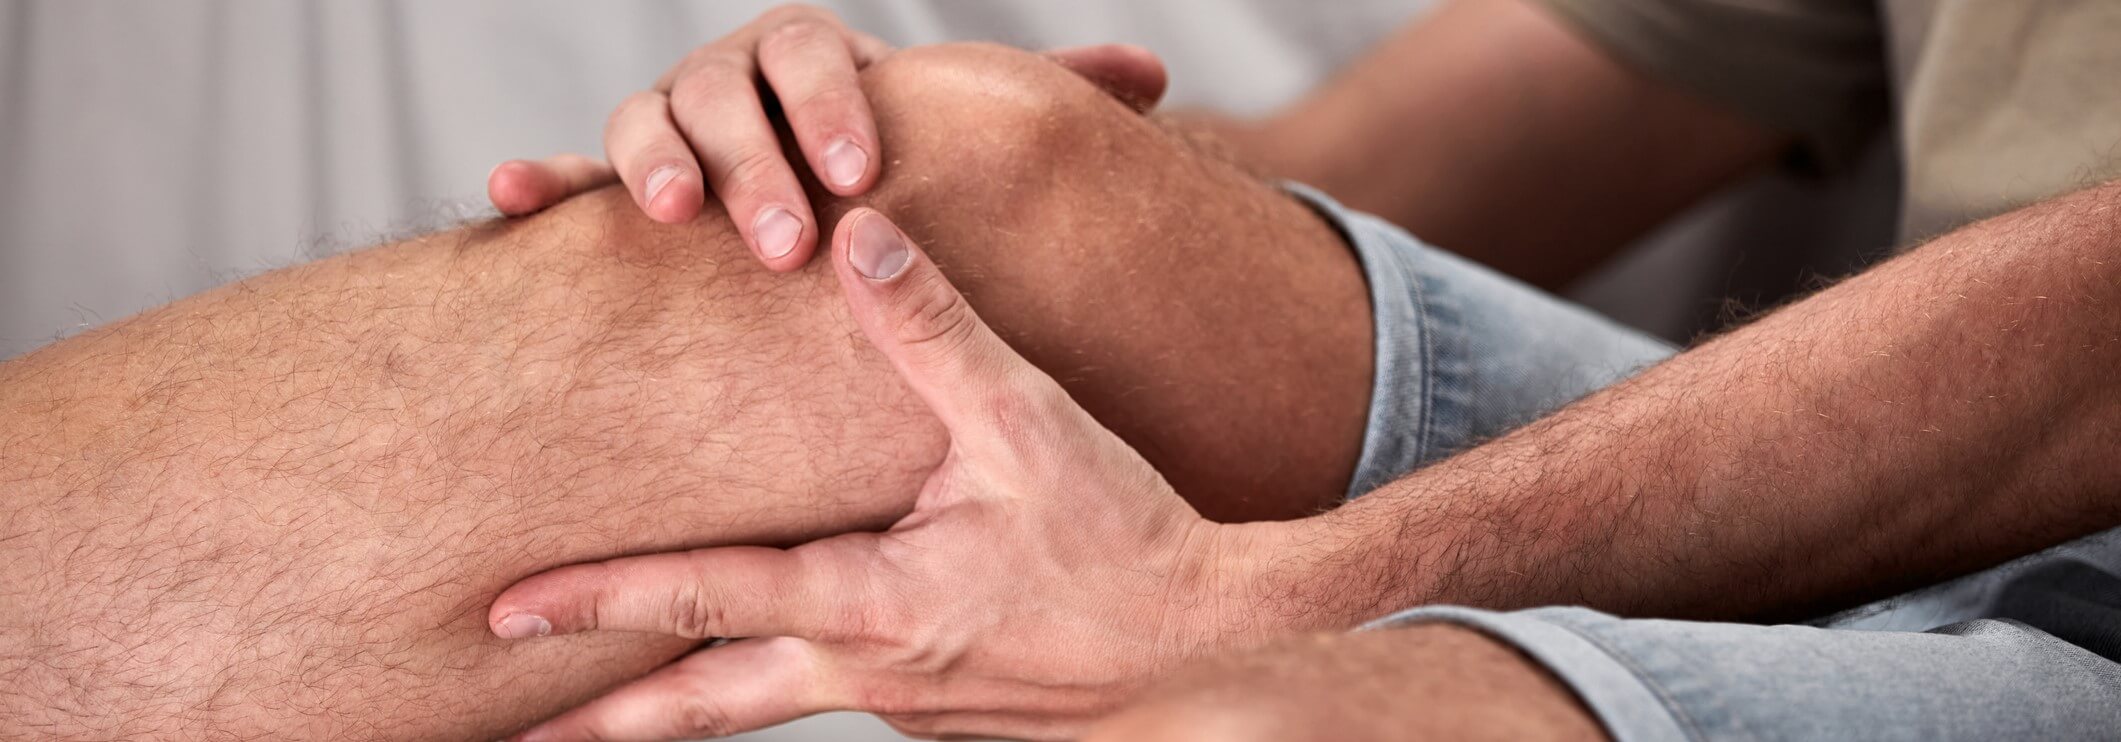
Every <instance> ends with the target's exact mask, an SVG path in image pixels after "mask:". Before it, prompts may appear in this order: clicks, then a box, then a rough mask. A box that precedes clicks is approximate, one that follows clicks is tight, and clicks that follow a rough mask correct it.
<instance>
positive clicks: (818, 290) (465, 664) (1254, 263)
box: [0, 47, 1370, 738]
mask: <svg viewBox="0 0 2121 742" xmlns="http://www.w3.org/2000/svg"><path fill="white" fill-rule="evenodd" d="M865 74H866V76H867V77H866V83H867V84H868V85H869V86H870V92H871V95H872V99H873V100H874V101H875V102H876V105H877V110H878V116H879V118H880V124H881V125H882V128H883V134H884V136H885V137H886V140H887V146H888V147H889V150H890V151H891V152H893V153H895V155H894V156H895V157H898V158H899V159H898V161H897V162H895V163H893V165H892V167H891V168H890V172H891V175H890V176H889V181H888V182H886V183H885V184H884V185H883V186H881V187H880V188H879V189H878V191H877V192H876V193H875V194H874V195H873V197H872V198H871V199H870V200H869V202H870V203H872V204H874V205H876V206H878V207H879V208H882V209H884V210H886V211H887V212H889V213H891V214H893V215H894V217H895V218H896V219H897V220H898V221H899V223H900V224H902V225H904V226H905V227H906V228H907V229H908V230H909V231H910V232H912V234H913V237H914V238H915V239H917V240H920V241H921V242H922V243H923V244H924V245H926V246H929V247H930V249H931V250H932V251H933V252H934V254H936V255H937V256H938V259H939V260H941V261H943V262H944V263H945V264H946V266H947V267H948V268H949V269H950V270H951V272H952V273H953V278H954V280H955V281H957V283H958V284H959V285H960V286H962V287H964V288H965V289H966V290H967V292H968V293H969V294H970V295H971V297H972V300H973V303H974V304H975V305H976V306H977V307H978V308H979V310H980V311H981V312H982V314H983V315H984V316H986V317H987V318H988V319H989V321H990V322H991V323H992V324H994V325H995V326H996V327H997V329H999V330H1001V331H1002V332H1003V333H1004V335H1005V336H1006V337H1008V338H1009V339H1011V340H1012V342H1015V343H1017V344H1019V345H1020V346H1021V347H1022V349H1023V350H1024V351H1025V353H1026V355H1027V356H1029V357H1030V358H1032V359H1033V360H1034V361H1036V362H1038V363H1040V364H1041V365H1042V366H1044V367H1046V368H1047V369H1049V370H1050V371H1052V372H1054V373H1055V374H1056V375H1057V376H1058V377H1060V378H1061V379H1062V380H1063V382H1064V383H1065V384H1067V385H1068V386H1069V388H1070V391H1071V392H1072V393H1073V394H1075V395H1076V396H1077V397H1078V398H1079V399H1080V400H1081V401H1082V402H1083V403H1084V405H1085V406H1086V407H1088V408H1089V409H1090V410H1091V411H1092V412H1093V413H1096V414H1098V415H1099V416H1100V417H1101V418H1102V419H1103V420H1105V421H1106V422H1107V423H1108V424H1109V425H1111V426H1112V427H1113V428H1114V429H1115V430H1117V431H1119V432H1120V433H1121V435H1123V436H1125V437H1126V438H1127V439H1128V440H1130V441H1131V442H1133V443H1135V444H1136V445H1137V446H1139V447H1141V448H1142V450H1143V452H1144V453H1145V455H1147V456H1148V458H1149V459H1150V460H1151V461H1152V462H1154V463H1156V464H1157V465H1158V466H1159V467H1160V468H1161V469H1163V470H1164V471H1165V472H1166V473H1167V475H1168V476H1169V477H1170V478H1171V480H1172V481H1173V483H1174V484H1175V485H1177V486H1178V488H1179V489H1180V491H1181V492H1183V493H1186V494H1187V495H1188V496H1189V497H1190V498H1191V499H1192V500H1193V501H1194V502H1196V503H1197V504H1198V505H1199V506H1200V507H1201V508H1202V509H1203V510H1204V511H1205V512H1207V513H1209V514H1211V515H1214V516H1218V517H1223V518H1257V517H1287V516H1293V515H1297V514H1301V513H1303V512H1306V511H1309V510H1312V509H1315V508H1317V507H1319V506H1321V505H1323V504H1326V503H1330V502H1332V501H1333V500H1334V499H1335V498H1336V497H1337V496H1338V495H1339V494H1340V490H1341V488H1342V487H1344V486H1345V485H1346V483H1347V480H1348V476H1349V472H1350V470H1351V468H1352V466H1353V462H1354V460H1355V457H1356V452H1357V451H1356V449H1357V447H1358V445H1359V443H1360V440H1359V439H1360V436H1361V430H1362V426H1363V422H1364V411H1365V404H1366V402H1367V400H1368V393H1369V371H1370V368H1369V367H1370V348H1369V329H1368V314H1367V312H1366V303H1365V299H1364V296H1363V284H1362V281H1361V278H1360V276H1359V275H1358V273H1357V272H1356V268H1355V266H1354V264H1353V261H1352V259H1351V258H1350V257H1349V255H1348V254H1347V252H1346V251H1345V249H1344V248H1343V247H1342V246H1341V245H1340V244H1339V242H1338V239H1337V238H1336V237H1335V236H1334V235H1333V234H1332V232H1331V231H1330V230H1329V229H1328V228H1326V227H1325V226H1324V225H1323V224H1321V223H1320V222H1318V221H1317V220H1316V219H1314V218H1312V217H1311V216H1310V215H1309V214H1308V213H1307V212H1306V211H1305V210H1304V209H1303V208H1302V207H1300V206H1298V205H1296V204H1294V203H1293V202H1291V201H1289V200H1288V199H1286V198H1283V197H1281V196H1280V195H1279V194H1276V193H1274V192H1272V191H1271V190H1270V189H1268V188H1265V187H1263V186H1261V185H1259V184H1257V183H1255V182H1252V181H1251V180H1249V179H1248V178H1246V177H1245V176H1243V175H1241V174H1239V173H1237V172H1235V171H1233V170H1231V169H1229V168H1227V167H1224V166H1221V165H1219V164H1216V163H1214V162H1212V161H1209V160H1205V159H1202V158H1199V157H1196V156H1194V155H1193V154H1192V153H1191V152H1190V151H1188V150H1187V149H1186V148H1184V147H1183V146H1181V145H1180V144H1178V143H1177V142H1175V141H1174V140H1171V139H1169V138H1168V137H1166V136H1164V135H1163V134H1162V133H1161V132H1160V131H1159V130H1157V129H1156V128H1155V127H1153V126H1151V125H1149V124H1148V123H1146V122H1144V121H1142V120H1141V119H1140V118H1138V117H1136V116H1134V114H1132V113H1131V112H1129V111H1127V110H1126V109H1125V108H1124V107H1121V106H1119V105H1118V104H1116V103H1112V102H1110V101H1107V100H1105V99H1104V97H1103V96H1102V95H1101V94H1099V93H1097V92H1096V91H1095V90H1094V89H1092V88H1090V87H1089V86H1088V85H1087V84H1085V83H1082V82H1081V81H1079V80H1076V79H1074V78H1073V77H1072V76H1069V75H1067V74H1065V73H1063V72H1060V71H1059V70H1057V69H1054V68H1051V67H1048V66H1047V65H1046V64H1045V63H1043V62H1042V61H1039V60H1037V59H1036V58H1035V57H1031V56H1029V55H1024V54H1021V53H1016V52H1009V51H1005V50H1000V49H996V48H990V47H949V48H935V49H927V50H914V51H908V52H905V53H903V54H901V55H899V56H898V57H895V58H894V59H893V60H891V61H889V62H887V63H885V64H881V65H877V66H876V67H874V68H872V69H871V70H870V71H869V72H867V73H865ZM844 207H845V205H838V206H837V207H835V209H829V210H828V213H827V215H826V217H825V219H824V220H823V221H825V223H830V222H831V219H833V218H836V216H837V210H836V209H837V208H844ZM1093 275H1094V276H1098V277H1099V278H1097V279H1096V280H1092V279H1091V278H1090V276H1093ZM1112 276H1123V278H1122V279H1121V280H1119V281H1118V282H1117V283H1115V282H1114V281H1113V279H1112V278H1111V277H1112ZM942 451H943V440H942V437H941V432H940V429H939V428H938V427H937V426H936V425H935V424H934V422H933V421H932V420H930V419H929V418H928V417H927V416H926V413H925V412H924V411H923V410H922V409H921V408H920V407H919V405H918V404H917V403H915V402H914V401H913V400H912V399H910V398H909V396H908V395H907V394H906V393H905V391H904V390H903V389H901V388H900V387H899V386H898V383H897V382H896V380H895V378H894V377H893V376H892V375H891V374H889V373H888V372H887V371H886V370H885V369H884V368H883V367H882V364H881V360H880V359H879V358H877V357H875V356H874V354H873V353H872V352H871V351H870V349H869V348H868V347H867V346H866V345H864V344H863V342H862V341H861V339H860V336H859V334H858V333H857V332H855V330H854V328H853V325H852V323H851V322H850V321H849V320H848V318H847V317H846V314H845V310H844V308H843V307H842V306H841V305H840V302H839V299H838V296H837V289H836V287H834V286H833V284H832V278H831V277H830V275H829V273H828V272H825V271H821V270H816V269H813V270H810V271H808V272H805V273H802V274H798V275H795V276H773V275H768V274H766V273H765V272H764V271H763V270H762V269H759V268H757V267H755V264H754V262H753V261H751V260H750V259H749V258H748V257H747V256H746V255H744V254H743V248H742V247H741V244H740V243H739V241H738V240H737V238H736V236H735V235H734V233H733V232H732V231H731V230H730V229H729V227H728V225H727V224H726V222H725V221H723V220H721V219H719V218H712V219H710V218H703V219H701V220H698V221H697V222H695V223H694V224H692V225H688V226H684V227H669V226H662V225H656V224H653V223H650V222H648V221H646V220H645V219H642V218H640V217H639V216H638V215H637V214H636V213H635V210H634V209H633V208H632V206H631V205H630V204H628V203H627V202H626V200H625V197H624V196H623V194H620V193H618V192H616V191H607V192H602V193H597V194H592V195H590V196H588V197H584V198H581V199H577V200H575V201H573V202H570V203H568V204H565V205H563V206H561V207H559V208H557V209H555V210H553V211H552V212H549V213H547V214H545V215H542V216H539V217H537V218H535V219H531V220H527V221H524V222H519V223H511V224H506V225H498V226H492V227H485V228H474V229H470V230H464V231H460V232H456V233H451V234H444V235H438V236H434V237H430V238H426V239H422V240H416V241H412V242H408V243H403V244H398V245H392V246H387V247H383V248H378V249H374V250H369V251H364V252H361V253H357V254H354V255H349V256H345V257H342V258H338V259H334V260H330V261H325V262H322V263H318V264H313V265H309V266H303V267H299V268H295V269H291V270H287V271H281V272H278V273H274V274H270V275H267V276H263V277H260V278H258V279H254V280H251V281H247V282H244V283H242V284H239V285H236V286H232V287H228V288H224V289H221V290H218V291H215V292H211V293H208V294H205V295H202V296H199V297H195V298H193V299H189V300H186V301H183V302H179V303H177V304H174V305H171V306H169V307H165V308H163V309H160V310H156V311H152V312H149V313H147V314H144V315H142V316H140V317H136V318H133V319H130V320H127V321H124V322H120V323H117V324H114V325H112V326H109V327H106V328H102V329H100V330H97V331H95V332H92V333H88V334H85V335H83V336H81V337H78V338H75V339H72V340H69V341H66V342H63V343H59V344H57V345H54V346H51V347H48V348H45V349H43V350H40V351H38V352H36V353H33V354H31V355H30V356H27V357H25V358H22V359H20V360H18V361H15V362H10V363H8V364H6V365H0V516H4V519H0V604H4V605H6V606H8V608H7V609H6V610H5V611H4V612H0V677H7V678H9V682H8V683H7V684H5V685H0V736H14V735H17V734H35V735H37V736H59V737H74V738H102V737H113V738H115V737H139V736H158V735H159V736H180V737H216V736H228V737H271V738H293V737H329V738H344V737H391V738H436V737H477V736H481V735H489V736H490V735H492V734H494V733H497V732H501V731H505V730H508V729H511V728H514V727H516V726H519V725H520V724H522V723H524V722H527V721H529V720H531V719H533V718H537V717H539V716H542V715H544V714H547V713H550V712H551V711H553V710H556V709H557V708H559V707H561V706H564V705H568V704H572V703H575V702H578V701H580V700H582V699H585V698H587V697H588V696H590V695H591V694H594V693H595V692H597V691H598V690H600V689H602V688H604V687H606V686H608V685H610V684H611V683H613V682H616V681H618V680H621V679H624V678H627V677H631V676H633V675H637V674H638V673H640V672H642V671H644V670H646V669H648V668H650V667H652V666H654V665H656V664H659V663H661V662H664V661H667V660H668V659H670V658H671V657H673V656H676V655H677V654H679V653H681V652H683V651H685V650H686V649H688V648H689V647H688V646H687V645H686V644H685V643H683V642H673V641H670V640H666V639H660V638H654V637H641V636H580V637H568V638H564V639H559V640H554V641H549V642H534V643H517V644H504V643H502V642H499V641H497V640H493V639H491V638H490V637H489V636H488V634H487V632H486V628H485V624H484V607H485V603H486V601H488V600H489V599H490V598H491V597H492V596H493V595H494V594H495V593H497V592H498V591H499V590H500V588H502V587H504V586H506V585H507V584H509V583H511V582H512V581H514V580H516V579H518V578H520V577H522V576H524V575H527V574H530V573H533V572H536V571H539V570H542V569H546V568H549V567H552V566H556V565H559V564H564V563H570V562H577V561H583V560H588V559H596V558H603V557H609V556H614V555H618V554H623V553H636V552H646V551H659V550H667V549H673V548H683V547H691V546H701V545H706V544H709V543H730V542H782V541H789V540H794V539H800V538H804V537H809V536H816V535H821V534H825V533H831V532H837V531H843V530H847V529H852V528H868V527H876V526H880V525H883V524H885V523H888V522H889V521H890V520H891V519H892V518H893V517H895V516H896V515H897V514H899V513H902V512H904V510H905V509H906V508H907V507H908V505H909V504H910V502H911V500H912V497H913V495H914V488H915V487H916V486H917V483H918V481H919V479H920V477H921V475H922V474H923V473H924V472H925V471H926V469H928V468H929V467H931V466H932V465H933V464H935V463H936V461H937V459H938V458H939V457H940V456H941V454H942Z"/></svg>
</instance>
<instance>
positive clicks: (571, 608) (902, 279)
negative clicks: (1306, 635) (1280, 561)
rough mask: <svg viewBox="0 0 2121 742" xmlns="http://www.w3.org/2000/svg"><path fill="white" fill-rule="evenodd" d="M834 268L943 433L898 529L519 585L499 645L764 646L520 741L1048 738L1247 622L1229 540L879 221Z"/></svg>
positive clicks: (842, 247)
mask: <svg viewBox="0 0 2121 742" xmlns="http://www.w3.org/2000/svg"><path fill="white" fill-rule="evenodd" d="M834 253H835V255H836V259H835V260H834V261H833V262H834V268H835V270H836V271H837V273H838V275H839V280H840V285H841V288H842V289H843V290H844V292H845V294H846V298H847V301H848V303H849V304H850V305H851V306H852V309H853V314H854V317H855V318H856V320H857V322H858V324H860V326H861V328H862V331H863V333H864V334H865V335H867V336H868V338H869V340H870V342H871V343H873V344H874V345H875V346H876V348H877V349H878V350H879V351H881V352H882V353H883V355H884V356H885V357H887V358H888V359H889V360H890V362H891V364H892V366H893V367H894V368H895V369H896V370H897V372H898V373H899V375H900V376H901V377H902V378H903V380H904V381H905V383H906V384H907V385H908V386H909V387H911V388H912V389H913V391H914V392H915V393H916V394H918V395H919V396H920V398H921V399H922V400H924V401H925V402H926V403H927V404H928V406H929V407H930V409H932V410H933V411H934V413H935V415H936V416H937V417H938V418H940V419H941V420H942V422H943V424H944V425H945V427H946V428H947V429H948V430H949V433H950V440H951V443H950V450H949V453H948V454H947V455H946V456H945V458H944V461H943V463H942V464H941V465H940V466H939V467H938V468H937V469H936V470H935V471H934V472H933V474H932V475H931V476H930V477H929V478H928V480H927V482H926V484H925V486H924V487H923V488H922V490H921V492H920V495H919V497H918V498H917V500H916V503H915V505H914V509H913V512H912V513H911V514H909V515H907V516H906V517H905V518H904V519H903V520H901V521H899V522H898V523H897V524H896V525H894V526H893V527H892V528H891V529H890V530H889V531H887V532H884V533H854V534H846V535H842V536H837V537H833V538H828V539H824V540H820V541H815V542H811V543H809V544H805V545H802V546H799V547H796V548H793V549H789V550H781V549H771V548H762V547H725V548H710V549H700V550H696V551H691V552H685V553H672V554H658V555H652V556H642V557H631V558H622V559H615V560H611V561H607V562H603V563H598V564H585V565H576V566H570V567H562V568H559V569H556V570H553V571H550V572H546V573H543V574H540V575H535V576H532V577H530V578H527V579H525V580H523V581H522V582H519V583H517V584H516V585H515V586H513V587H511V588H509V589H508V590H507V591H506V592H504V593H502V594H501V596H500V597H499V598H497V599H496V600H495V601H494V604H493V606H492V609H491V612H490V613H489V615H488V620H489V622H490V624H491V626H492V628H493V631H494V633H495V634H497V635H500V636H502V637H504V638H521V637H528V636H543V635H546V634H554V633H557V634H564V633H573V632H578V631H587V630H593V629H601V630H606V631H644V632H656V633H663V634H676V635H680V636H685V637H691V638H696V639H705V638H710V637H761V638H753V639H740V640H737V641H735V642H731V643H729V644H726V645H723V646H718V647H713V648H709V649H706V650H704V651H701V652H698V653H695V654H693V655H691V656H688V657H685V658H683V659H681V660H678V661H677V662H675V663H673V664H671V665H669V666H667V667H664V668H662V669H660V670H658V671H656V672H654V673H652V674H650V675H648V676H647V677H645V678H642V679H640V680H638V681H635V682H634V683H632V684H630V685H626V686H624V687H621V688H619V689H618V690H615V691H613V692H611V693H610V694H609V695H606V696H604V697H603V698H600V699H598V700H596V701H593V702H591V703H589V704H588V705H586V706H583V707H582V708H579V709H576V710H574V711H571V712H568V713H567V714H564V715H562V716H560V717H558V718H556V719H553V720H551V721H549V722H547V723H546V724H545V725H543V726H540V727H538V728H537V729H534V730H532V731H531V732H530V733H528V734H527V735H526V738H527V739H538V740H562V739H597V740H650V739H655V740H660V739H681V738H683V739H689V738H694V737H701V736H715V735H726V734H732V733H736V732H742V731H745V730H750V729H755V728H758V727H763V726H768V725H771V724H776V723H780V722H784V721H788V720H790V719H794V718H797V717H801V716H805V715H808V714H812V713H817V712H822V711H828V710H842V709H844V710H856V711H867V712H872V713H876V714H879V715H882V716H884V717H885V719H886V720H887V721H890V722H892V723H893V724H894V725H895V726H898V727H899V728H901V729H903V730H907V731H910V732H914V733H919V734H945V733H948V734H971V735H979V736H1006V737H1017V738H1056V737H1064V736H1069V735H1072V734H1074V733H1076V732H1079V731H1081V728H1082V726H1083V725H1084V724H1086V723H1087V722H1089V721H1090V720H1093V719H1095V718H1096V717H1097V716H1099V715H1101V714H1102V713H1104V712H1106V711H1109V710H1110V709H1112V708H1113V707H1115V706H1116V705H1117V704H1118V703H1119V702H1120V701H1121V700H1123V699H1125V698H1126V697H1127V696H1128V695H1129V694H1130V693H1132V692H1133V691H1134V690H1136V689H1137V688H1139V687H1140V686H1141V685H1142V684H1143V683H1144V682H1146V681H1147V680H1149V679H1150V678H1153V677H1154V676H1156V675H1158V674H1160V673H1162V672H1163V671H1165V670H1166V669H1167V668H1170V667H1172V666H1174V665H1175V664H1176V663H1178V662H1180V661H1182V660H1184V659H1186V658H1188V657H1191V656H1193V655H1195V654H1198V653H1201V652H1204V651H1208V650H1209V649H1211V648H1213V647H1216V646H1219V645H1222V644H1224V643H1226V642H1229V641H1235V640H1237V639H1236V635H1237V634H1242V633H1243V632H1242V631H1241V629H1246V628H1250V627H1251V626H1252V624H1250V623H1248V622H1247V621H1246V620H1242V617H1244V616H1247V615H1249V614H1250V613H1251V611H1250V609H1249V607H1248V604H1246V603H1244V602H1242V601H1247V600H1249V596H1248V595H1247V594H1246V591H1244V590H1231V591H1230V592H1229V593H1227V594H1226V593H1225V589H1226V586H1227V585H1231V584H1235V583H1233V582H1232V581H1231V580H1232V578H1233V576H1235V575H1238V574H1242V573H1243V571H1244V570H1243V569H1242V565H1245V564H1246V562H1245V561H1244V560H1243V559H1242V558H1241V555H1243V554H1244V551H1243V550H1242V549H1240V548H1239V547H1238V544H1239V543H1241V542H1242V539H1243V536H1242V535H1241V534H1244V533H1246V531H1245V530H1244V529H1246V528H1247V527H1245V526H1221V525H1216V524H1213V523H1210V522H1209V521H1207V520H1205V519H1203V518H1201V517H1200V516H1199V514H1197V513H1195V512H1194V511H1193V509H1192V508H1191V507H1189V506H1188V505H1187V504H1186V503H1185V501H1184V500H1181V499H1180V498H1179V496H1178V495H1177V493H1175V492H1173V491H1172V489H1171V487H1170V485H1168V484H1166V483H1165V482H1164V480H1163V478H1162V477H1160V476H1158V474H1157V473H1156V471H1155V470H1154V469H1152V468H1150V466H1149V464H1148V463H1147V462H1145V461H1143V460H1142V458H1141V457H1140V456H1139V455H1137V454H1136V453H1135V452H1134V451H1133V450H1132V449H1130V448H1128V447H1127V446H1126V444H1124V443H1122V442H1121V441H1120V439H1119V438H1118V437H1117V436H1114V435H1113V434H1112V433H1111V432H1110V431H1107V430H1106V429H1104V428H1103V427H1101V426H1099V425H1098V423H1097V422H1096V421H1095V420H1093V419H1092V418H1091V417H1090V415H1089V414H1088V413H1086V412H1084V411H1083V409H1082V408H1081V407H1079V406H1077V405H1076V404H1075V402H1074V401H1073V400H1071V399H1070V398H1069V397H1068V394H1067V392H1065V391H1063V390H1062V389H1061V387H1060V385H1059V384H1057V383H1056V382H1054V380H1053V379H1052V378H1051V377H1048V376H1046V375H1045V374H1043V373H1042V372H1040V371H1039V370H1038V369H1037V368H1035V367H1033V366H1032V365H1030V364H1029V363H1028V362H1026V361H1025V360H1024V359H1023V358H1022V357H1020V356H1018V355H1016V353H1015V352H1014V351H1012V350H1011V349H1010V348H1009V346H1008V345H1006V344H1004V343H1003V342H1002V340H1001V339H1000V338H998V337H996V336H995V334H994V333H993V331H991V330H989V329H988V328H987V326H986V325H985V324H984V323H983V322H982V321H981V320H980V318H979V317H978V316H976V315H975V314H973V311H972V309H971V308H970V307H969V306H968V305H967V304H966V303H965V300H964V298H963V297H962V296H960V295H959V294H958V293H957V291H956V289H954V288H952V287H951V285H950V283H949V281H948V280H947V279H945V278H944V277H943V275H942V273H941V272H940V271H938V270H937V269H936V267H935V265H934V264H933V263H932V262H930V261H929V260H928V259H927V257H926V256H925V255H924V254H923V253H922V252H921V251H920V250H918V249H916V248H914V247H913V246H912V245H911V244H910V243H909V242H908V241H907V239H906V238H905V236H904V235H903V234H902V233H900V232H899V231H898V229H897V228H896V227H894V226H892V224H891V223H890V222H889V221H888V220H886V219H885V218H884V217H883V216H882V215H881V214H878V213H877V212H875V211H871V210H867V209H858V210H856V211H854V212H852V213H850V214H848V215H847V216H846V217H845V218H844V219H842V220H841V222H840V225H839V227H838V229H837V230H836V233H835V246H834ZM767 637H777V638H767Z"/></svg>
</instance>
